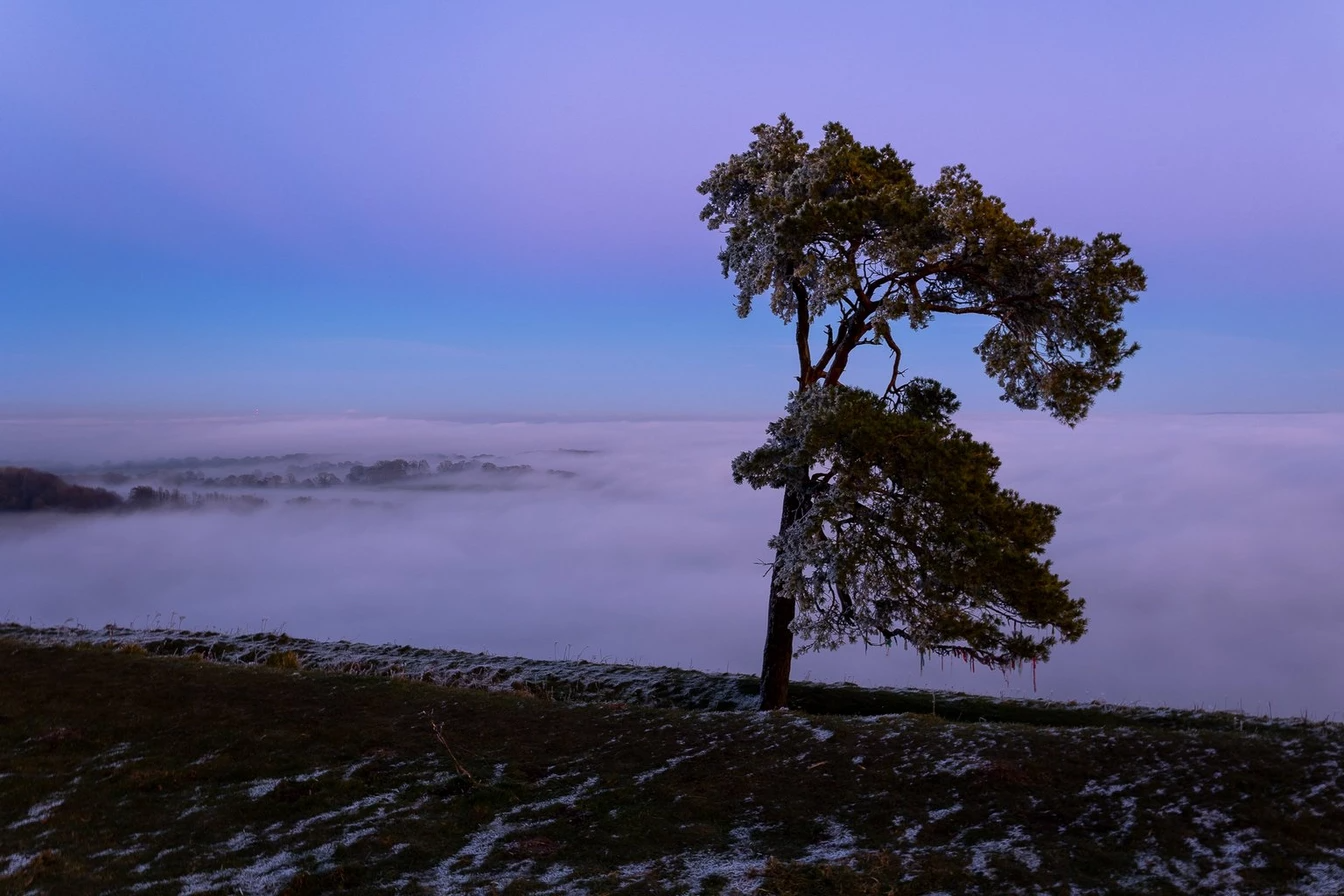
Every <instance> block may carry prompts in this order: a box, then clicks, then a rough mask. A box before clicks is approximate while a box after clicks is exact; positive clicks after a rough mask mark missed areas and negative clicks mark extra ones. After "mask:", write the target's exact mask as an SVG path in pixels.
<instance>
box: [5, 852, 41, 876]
mask: <svg viewBox="0 0 1344 896" xmlns="http://www.w3.org/2000/svg"><path fill="white" fill-rule="evenodd" d="M40 855H42V854H41V853H40V852H31V853H23V852H20V853H15V854H14V855H12V856H7V857H6V858H4V859H3V860H0V861H3V862H4V865H3V866H0V878H5V877H13V876H14V875H16V874H18V873H19V872H20V871H22V870H23V869H25V868H27V867H28V866H29V865H31V864H32V863H33V862H35V861H37V859H38V857H39V856H40Z"/></svg>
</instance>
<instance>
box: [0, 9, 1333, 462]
mask: <svg viewBox="0 0 1344 896" xmlns="http://www.w3.org/2000/svg"><path fill="white" fill-rule="evenodd" d="M1342 108H1344V7H1341V6H1340V5H1339V4H1337V3H1333V2H1328V0H1327V2H1295V3H1229V2H1218V3H1183V4H1166V3H1134V4H1124V5H1118V6H1098V5H1095V4H1076V3H1065V2H1059V3H1049V2H1041V3H1032V4H1026V5H1022V4H1013V5H1004V4H993V3H959V4H942V3H866V4H865V3H835V4H827V5H826V6H825V8H824V9H823V7H821V6H819V5H817V4H803V3H788V2H771V3H740V4H718V3H714V4H711V3H694V2H687V3H677V4H657V5H654V4H634V5H631V4H622V3H566V4H541V3H515V4H445V3H415V2H406V3H400V4H396V5H395V6H386V5H383V6H370V5H369V4H362V3H341V2H335V3H315V2H306V3H305V2H296V3H288V4H281V5H276V4H266V3H194V4H162V3H155V2H134V0H127V2H120V3H116V4H105V3H93V2H85V3H62V2H46V0H43V2H36V0H33V2H25V0H3V2H0V314H2V315H3V321H4V325H3V326H0V414H6V415H10V416H16V417H23V416H47V417H50V416H66V415H72V414H73V415H95V416H97V415H127V414H130V415H149V416H156V415H158V416H162V415H236V414H250V415H287V414H289V415H292V414H305V413H317V414H331V413H349V412H353V413H357V414H373V415H378V414H392V415H400V416H408V415H409V416H432V417H443V418H455V419H654V418H688V417H702V418H753V419H757V418H763V417H768V416H771V415H773V413H774V412H775V411H777V410H778V409H779V408H780V407H781V406H782V404H783V400H784V397H785V393H786V392H787V390H788V388H789V385H790V383H791V379H790V377H791V365H792V359H791V357H790V340H789V335H788V332H787V330H786V329H785V328H784V326H783V325H782V324H781V323H780V322H778V321H776V320H774V319H772V318H770V317H769V315H768V314H767V313H765V309H764V308H763V307H762V308H761V309H760V310H759V311H758V312H757V313H755V314H753V316H752V317H751V318H749V319H748V320H746V321H742V320H738V319H737V318H736V317H735V315H734V313H733V295H732V288H731V285H730V284H729V283H728V282H727V281H724V280H723V279H722V278H721V276H720V272H719V267H718V262H717V260H716V258H715V255H716V253H717V251H718V247H719V243H720V237H718V236H717V235H715V234H713V233H710V232H709V231H707V230H705V229H704V227H703V225H702V224H701V223H700V222H699V220H698V212H699V209H700V206H701V197H699V196H698V195H697V194H696V192H695V187H696V185H697V184H698V183H699V182H700V180H701V179H703V178H704V176H705V175H706V174H707V173H708V172H709V170H710V169H711V168H712V167H713V165H714V164H716V163H717V162H719V161H722V160H724V159H726V158H727V157H728V156H729V155H730V154H731V153H733V152H739V151H742V150H743V149H745V148H746V145H747V143H748V142H749V141H750V139H751V137H750V128H751V127H752V126H753V125H755V124H757V123H759V122H763V121H773V120H774V119H775V118H776V117H777V116H778V115H779V114H780V113H787V114H789V115H790V116H791V117H792V118H793V119H794V121H795V122H796V123H797V124H798V125H799V126H800V127H801V128H802V129H803V130H804V131H805V133H806V134H807V135H808V136H809V137H812V138H815V137H816V136H817V135H819V133H820V128H821V125H822V124H823V123H825V122H827V121H831V120H838V121H840V122H842V123H844V124H845V125H846V126H848V127H849V128H850V129H851V130H852V131H853V132H854V133H855V135H856V136H857V137H858V138H859V139H860V140H862V141H864V142H867V143H873V144H878V145H880V144H884V143H891V144H892V145H893V147H894V148H895V149H896V150H897V151H898V152H899V153H901V154H902V155H903V156H905V157H907V158H909V159H911V160H912V161H913V162H914V163H915V173H916V176H917V177H918V178H919V179H921V180H925V181H928V180H932V179H933V178H935V177H936V176H937V173H938V170H939V168H940V166H943V165H946V164H953V163H958V162H964V163H965V164H966V165H967V166H968V167H969V169H970V171H971V172H972V173H973V174H974V175H975V176H976V177H977V178H979V179H980V180H981V181H982V182H983V183H984V184H985V186H986V188H987V189H988V190H989V191H990V192H992V193H994V194H997V195H1000V196H1002V197H1003V198H1004V200H1005V201H1006V202H1007V207H1008V210H1009V212H1010V213H1012V214H1014V215H1015V216H1017V217H1029V216H1030V217H1035V218H1037V219H1038V220H1039V221H1040V222H1041V223H1042V224H1047V225H1049V226H1052V227H1053V228H1055V229H1056V230H1058V231H1061V232H1065V233H1076V234H1078V235H1081V236H1084V237H1090V236H1091V235H1092V234H1094V233H1096V232H1098V231H1119V232H1121V233H1122V234H1123V236H1124V238H1125V240H1126V241H1127V242H1128V243H1129V244H1130V246H1131V247H1132V249H1133V253H1134V257H1135V258H1136V259H1137V260H1138V261H1139V263H1141V264H1142V265H1144V267H1145V268H1146V270H1147V272H1148V276H1149V284H1150V285H1149V289H1148V291H1147V292H1146V293H1145V294H1144V296H1143V298H1142V299H1141V301H1140V302H1139V303H1138V304H1137V305H1136V306H1132V308H1131V310H1130V311H1129V313H1128V315H1127V327H1128V329H1129V331H1130V333H1131V335H1132V336H1133V337H1134V338H1135V339H1137V341H1138V342H1139V343H1140V344H1141V345H1142V346H1143V350H1142V351H1141V352H1140V353H1139V354H1138V355H1137V356H1136V357H1135V358H1134V359H1133V360H1132V361H1131V362H1129V363H1128V364H1127V366H1126V368H1125V370H1126V376H1127V380H1126V385H1125V387H1124V388H1123V389H1122V390H1121V391H1120V392H1119V393H1115V394H1107V395H1104V396H1102V398H1101V399H1100V401H1099V403H1098V406H1097V410H1098V412H1145V413H1146V412H1159V413H1163V412H1165V413H1172V412H1178V413H1210V412H1227V411H1234V412H1243V413H1248V412H1267V413H1287V412H1303V411H1339V410H1344V362H1341V360H1340V356H1339V352H1338V349H1337V339H1336V336H1335V334H1337V333H1338V332H1339V330H1340V327H1341V325H1344V310H1341V309H1344V303H1342V302H1341V301H1340V299H1341V298H1344V286H1341V280H1340V279H1339V277H1338V273H1337V255H1338V246H1339V245H1341V244H1342V243H1344V202H1341V199H1342V198H1344V115H1340V114H1339V110H1340V109H1342ZM983 329H984V325H983V323H978V322H976V321H971V320H961V319H958V320H953V321H937V322H935V324H934V326H933V327H931V328H930V329H929V330H927V331H924V332H922V333H920V334H918V335H917V336H916V335H914V334H906V339H905V349H906V351H905V358H906V361H907V362H908V366H909V367H910V369H911V371H912V372H913V373H916V374H923V375H930V376H935V377H938V378H940V379H942V380H944V381H945V382H947V383H948V384H949V385H951V386H952V387H953V388H954V389H955V390H956V391H957V392H958V393H959V394H960V395H961V396H962V397H963V399H964V400H965V402H966V407H967V409H968V410H984V411H993V410H1003V409H1004V408H1005V406H1003V405H1000V404H999V403H998V402H997V401H996V398H997V395H996V391H995V389H994V387H993V384H992V383H990V382H989V380H988V379H987V378H986V377H985V376H984V374H983V371H982V370H981V369H980V367H979V365H978V362H977V361H976V359H975V358H974V356H973V355H972V354H971V352H970V347H971V346H972V345H974V343H975V342H976V341H978V338H979V335H980V334H981V333H982V332H983ZM881 360H882V359H879V358H877V357H874V358H873V359H871V366H870V367H868V368H864V367H863V366H862V365H860V366H859V367H856V368H855V371H854V372H855V375H856V377H858V378H859V380H860V382H861V381H862V380H863V378H864V377H865V376H866V377H871V379H872V381H873V383H872V384H874V385H882V384H883V382H884V380H883V379H882V377H881V363H880V361H881ZM1014 413H1016V412H1014ZM0 453H4V452H2V451H0Z"/></svg>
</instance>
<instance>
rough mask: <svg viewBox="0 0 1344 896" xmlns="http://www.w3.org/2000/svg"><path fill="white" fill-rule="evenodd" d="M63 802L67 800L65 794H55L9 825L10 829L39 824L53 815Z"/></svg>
mask: <svg viewBox="0 0 1344 896" xmlns="http://www.w3.org/2000/svg"><path fill="white" fill-rule="evenodd" d="M63 802H65V794H63V793H57V794H53V795H52V796H50V797H48V798H47V799H46V800H44V801H42V802H40V803H38V804H37V805H35V806H33V807H32V808H31V809H29V810H28V814H27V815H25V816H24V817H23V818H20V819H19V820H18V821H16V822H14V823H13V824H11V825H10V826H9V830H11V831H12V830H15V829H16V828H21V827H23V826H24V825H30V824H37V823H38V822H40V821H46V820H47V819H48V818H49V817H50V816H51V813H52V812H53V811H55V810H56V808H57V807H58V806H60V805H61V803H63Z"/></svg>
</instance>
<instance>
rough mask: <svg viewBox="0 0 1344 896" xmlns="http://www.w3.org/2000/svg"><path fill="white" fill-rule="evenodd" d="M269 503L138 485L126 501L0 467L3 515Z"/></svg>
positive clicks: (48, 477)
mask: <svg viewBox="0 0 1344 896" xmlns="http://www.w3.org/2000/svg"><path fill="white" fill-rule="evenodd" d="M265 503H266V501H265V500H264V499H262V498H258V497H256V496H255V495H222V494H220V493H219V492H209V493H206V494H200V493H197V492H192V493H191V494H183V493H182V492H180V491H178V490H177V489H172V490H169V489H164V488H154V487H153V486H149V485H137V486H136V487H135V488H133V489H131V494H130V496H129V497H127V498H122V497H121V495H119V494H117V493H116V492H112V491H108V490H107V489H105V488H91V487H89V486H85V485H72V484H71V483H69V482H66V481H65V480H64V479H62V478H61V477H59V476H57V475H56V474H55V473H47V472H45V471H43V470H34V469H33V468H32V467H0V512H4V511H10V512H23V511H36V510H64V511H71V512H89V511H95V510H152V509H158V508H182V509H190V508H198V507H231V508H234V509H239V510H251V509H253V508H256V507H261V506H262V505H264V504H265Z"/></svg>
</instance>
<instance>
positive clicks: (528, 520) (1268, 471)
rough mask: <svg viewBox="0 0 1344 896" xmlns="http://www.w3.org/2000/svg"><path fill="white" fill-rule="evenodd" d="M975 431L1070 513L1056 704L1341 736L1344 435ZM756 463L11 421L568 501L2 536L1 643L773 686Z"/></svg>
mask: <svg viewBox="0 0 1344 896" xmlns="http://www.w3.org/2000/svg"><path fill="white" fill-rule="evenodd" d="M962 423H963V425H965V426H966V427H967V428H969V429H971V431H972V432H974V433H975V434H976V435H977V436H978V437H980V438H983V439H986V440H988V441H990V442H991V444H993V445H994V446H995V448H996V449H997V450H998V452H999V454H1000V456H1001V457H1002V458H1003V460H1004V465H1003V469H1002V470H1001V474H1000V478H1001V480H1002V481H1003V482H1004V483H1005V484H1006V485H1008V486H1010V487H1013V488H1016V489H1018V490H1019V491H1020V492H1022V493H1023V494H1024V495H1025V496H1027V497H1029V498H1032V499H1035V500H1042V501H1048V502H1051V503H1054V504H1057V505H1059V506H1060V507H1061V508H1062V509H1063V515H1062V516H1061V518H1060V521H1059V534H1058V536H1057V537H1056V540H1055V542H1054V545H1053V546H1052V549H1051V556H1052V558H1053V559H1054V561H1055V564H1056V568H1057V569H1058V570H1059V571H1060V572H1061V573H1062V574H1063V575H1064V576H1065V577H1066V578H1068V579H1070V580H1071V581H1072V583H1073V591H1074V593H1075V594H1078V595H1081V596H1083V597H1085V598H1086V599H1087V601H1088V616H1089V619H1090V623H1091V627H1090V631H1089V633H1088V634H1087V635H1086V636H1085V637H1084V638H1083V640H1082V641H1080V642H1079V643H1078V644H1076V645H1073V646H1069V647H1065V648H1063V649H1060V650H1059V651H1057V653H1056V657H1055V659H1053V660H1052V661H1051V662H1050V663H1049V664H1047V665H1045V666H1042V667H1041V668H1040V669H1039V671H1038V676H1037V677H1038V682H1039V693H1040V695H1042V696H1050V697H1055V698H1059V699H1076V700H1090V699H1103V700H1108V701H1115V702H1131V701H1138V702H1143V703H1150V704H1164V705H1172V706H1178V707H1188V706H1193V705H1202V706H1206V707H1207V706H1218V707H1231V708H1237V707H1241V708H1244V709H1246V710H1247V711H1256V712H1269V711H1272V712H1273V713H1275V714H1280V715H1283V714H1288V715H1293V714H1298V713H1301V712H1303V711H1307V712H1310V714H1311V715H1312V716H1313V717H1320V716H1323V715H1327V714H1331V715H1333V716H1334V717H1336V718H1338V717H1340V716H1344V686H1341V685H1340V682H1341V681H1344V600H1341V597H1344V589H1341V586H1340V582H1341V581H1344V558H1341V555H1340V553H1339V551H1338V540H1339V533H1340V532H1341V531H1344V471H1341V469H1340V468H1339V465H1338V463H1337V446H1338V445H1339V444H1341V441H1344V416H1341V415H1296V416H1294V415H1281V416H1249V415H1246V416H1204V417H1180V416H1132V417H1110V418H1104V417H1103V418H1098V419H1096V420H1092V421H1089V422H1088V423H1086V424H1084V425H1083V426H1081V427H1079V428H1078V429H1077V430H1073V431H1070V430H1068V429H1065V428H1063V427H1059V426H1058V425H1057V424H1052V423H1050V422H1048V421H1043V420H1039V419H1028V418H1025V417H1016V416H1011V417H1010V416H1000V415H985V416H973V415H972V416H967V417H966V418H964V419H963V420H962ZM762 436H763V421H760V422H754V421H753V422H676V423H544V424H537V423H530V424H462V423H447V422H440V421H425V420H392V419H359V418H294V419H289V420H278V421H275V420H252V419H247V420H229V419H218V420H180V421H148V422H146V421H141V422H128V421H97V420H61V421H53V420H47V421H34V420H25V421H17V420H11V421H0V455H3V459H4V460H7V461H21V462H25V463H31V464H33V465H35V466H42V465H46V466H48V467H53V466H62V465H65V466H69V465H85V464H91V463H97V462H102V461H123V460H147V459H150V458H156V457H181V456H185V455H197V456H201V457H209V456H212V455H224V456H229V455H234V456H237V455H266V454H284V453H289V452H298V451H307V452H320V453H323V454H327V455H331V456H332V457H333V458H343V459H353V460H362V461H371V460H375V459H378V458H385V457H394V456H403V457H409V456H423V455H430V454H437V453H443V454H465V455H472V454H478V453H486V452H488V453H492V454H495V455H499V457H498V458H497V459H496V460H497V462H499V463H528V464H531V465H532V466H534V467H536V468H538V469H547V468H564V469H568V470H572V471H574V472H575V473H577V474H578V475H577V476H576V477H574V478H572V479H562V478H559V477H544V476H538V477H532V478H530V479H528V480H527V481H526V482H520V483H518V484H515V485H513V486H511V487H509V488H507V489H491V490H483V491H463V490H455V491H434V492H431V491H419V490H388V489H377V490H355V489H351V488H349V487H342V488H337V489H333V490H330V491H329V492H324V493H322V494H320V495H316V497H319V498H321V499H323V500H322V501H317V502H314V503H313V504H309V505H303V506H292V505H286V504H285V503H284V499H285V498H286V497H289V496H292V495H297V494H300V493H301V492H298V491H296V492H293V493H290V492H287V491H284V490H278V491H277V492H275V493H274V494H268V495H267V497H268V498H270V499H271V504H270V506H268V507H267V508H265V509H263V510H261V511H258V512H256V513H250V514H238V513H231V512H228V511H216V512H208V511H207V512H197V513H147V514H137V515H132V516H115V517H69V518H47V519H38V518H34V517H22V518H19V517H11V518H9V519H3V520H0V568H3V569H4V570H5V588H4V591H3V592H2V593H0V616H7V617H8V618H9V619H11V620H14V621H20V622H27V621H29V620H30V619H31V620H32V621H33V622H35V623H40V624H52V623H59V622H62V621H64V620H66V619H75V620H77V621H79V622H80V623H82V624H84V625H89V626H99V625H102V624H105V623H108V622H116V623H120V624H128V623H135V624H145V623H146V622H147V621H148V622H153V621H155V620H157V621H159V622H160V623H161V624H166V623H168V622H169V620H170V619H175V618H176V617H180V616H185V617H186V623H185V625H186V627H188V628H207V627H208V628H216V629H225V630H231V629H258V628H279V627H283V628H284V629H285V630H286V631H289V632H291V633H293V634H296V635H304V636H310V637H318V638H338V639H339V638H346V639H350V640H362V641H372V642H384V641H395V642H404V643H413V644H419V645H426V646H445V647H457V648H463V649H470V650H485V651H490V652H495V653H510V654H521V655H525V656H533V657H544V658H550V657H552V656H557V655H558V656H564V655H566V654H568V655H569V656H577V655H582V656H583V657H585V658H606V659H613V660H618V661H630V660H633V661H637V662H643V663H656V664H668V665H682V666H695V667H699V668H706V669H717V670H723V669H728V670H731V671H755V668H756V666H757V663H758V661H759V659H758V658H759V650H760V640H761V637H762V635H763V627H764V601H765V594H766V587H767V581H766V579H765V578H763V575H762V574H763V572H764V568H763V567H762V566H761V565H759V561H764V560H767V559H768V558H769V552H768V550H767V548H766V547H765V542H766V540H767V539H768V537H769V535H770V534H771V532H772V530H773V528H774V526H775V525H776V524H777V521H778V495H777V494H773V493H770V492H753V491H751V490H750V489H748V488H746V487H739V486H734V485H733V484H732V482H731V478H730V476H729V472H728V464H729V461H730V459H731V458H732V456H733V455H734V454H735V453H737V452H738V451H740V450H742V449H744V448H747V447H751V446H754V445H755V444H757V443H758V442H759V441H761V438H762ZM561 449H571V450H565V451H562V450H561ZM572 449H582V450H584V451H591V452H594V453H577V452H575V451H574V450H572ZM302 493H311V490H310V491H309V492H302ZM352 497H359V498H362V499H364V500H365V501H367V502H369V503H365V504H352V503H351V500H350V499H351V498H352ZM324 502H325V503H324ZM809 676H810V677H812V678H819V679H832V680H839V679H849V680H855V681H859V682H862V683H870V684H890V685H923V686H929V687H953V688H958V689H967V690H974V691H979V692H985V693H1011V694H1027V695H1029V694H1030V693H1031V674H1030V672H1029V671H1028V672H1027V673H1025V674H1024V675H1016V674H1014V675H1010V676H1009V677H1008V678H1007V679H1005V678H1004V677H1003V676H1001V675H996V674H994V673H986V672H984V671H983V670H981V671H978V672H976V673H974V674H972V673H971V672H970V671H969V670H968V669H965V668H963V667H961V666H960V665H959V664H956V665H954V666H949V667H947V668H941V667H940V664H939V663H938V662H937V661H935V662H934V663H933V664H932V665H930V666H928V667H926V668H925V669H924V670H923V672H922V673H921V671H920V667H919V662H918V658H917V657H916V656H915V654H914V653H912V652H904V651H901V650H899V649H897V650H894V651H892V652H891V653H890V654H889V655H888V654H886V653H884V652H883V651H868V652H866V653H865V652H864V651H862V650H860V649H851V650H842V651H838V652H836V653H833V654H809V655H806V656H804V657H802V658H800V659H799V660H798V661H796V664H795V677H798V678H805V677H809Z"/></svg>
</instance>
